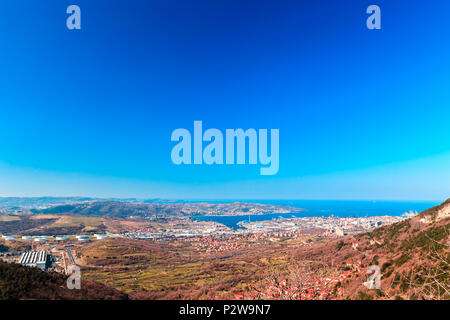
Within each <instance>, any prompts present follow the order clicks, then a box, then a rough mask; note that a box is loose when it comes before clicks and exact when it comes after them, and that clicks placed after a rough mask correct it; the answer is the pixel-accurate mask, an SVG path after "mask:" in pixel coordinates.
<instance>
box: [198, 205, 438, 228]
mask: <svg viewBox="0 0 450 320" xmlns="http://www.w3.org/2000/svg"><path fill="white" fill-rule="evenodd" d="M234 201H239V202H255V203H268V204H274V205H289V206H293V207H298V208H302V209H305V210H306V211H299V212H296V213H270V214H262V215H251V216H250V220H251V221H264V220H272V219H279V218H293V217H296V218H300V217H329V216H331V215H334V216H336V217H373V216H401V215H402V214H404V213H405V212H409V211H410V210H412V211H417V212H422V211H424V210H426V209H428V208H430V207H433V206H436V205H438V204H439V203H440V202H439V201H353V200H352V201H348V200H260V201H258V200H234ZM234 201H232V200H227V201H211V200H208V201H207V202H222V203H223V202H234ZM195 219H196V220H199V221H216V222H218V223H222V224H224V225H226V226H227V227H229V228H233V229H238V228H239V226H238V225H237V223H238V222H240V221H244V220H245V221H248V219H249V216H248V215H245V216H201V217H196V218H195Z"/></svg>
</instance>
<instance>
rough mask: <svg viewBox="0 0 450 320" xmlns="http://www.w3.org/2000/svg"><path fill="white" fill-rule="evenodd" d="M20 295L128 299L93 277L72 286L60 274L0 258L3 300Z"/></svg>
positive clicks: (53, 297)
mask: <svg viewBox="0 0 450 320" xmlns="http://www.w3.org/2000/svg"><path fill="white" fill-rule="evenodd" d="M18 299H21V300H22V299H26V300H30V299H38V300H61V299H62V300H126V299H128V296H127V295H126V294H124V293H122V292H120V291H118V290H115V289H112V288H109V287H106V286H104V285H102V284H100V283H97V282H94V281H82V284H81V289H80V290H69V289H67V287H66V277H65V276H63V275H61V274H58V273H54V272H44V271H41V270H40V269H37V268H30V267H24V266H21V265H18V264H8V263H4V262H0V300H18Z"/></svg>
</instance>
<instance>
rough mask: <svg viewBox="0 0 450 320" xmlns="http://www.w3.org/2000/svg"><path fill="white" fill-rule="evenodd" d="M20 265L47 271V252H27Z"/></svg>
mask: <svg viewBox="0 0 450 320" xmlns="http://www.w3.org/2000/svg"><path fill="white" fill-rule="evenodd" d="M19 264H21V265H23V266H28V267H37V268H40V269H42V270H45V269H46V264H47V252H45V251H27V252H24V253H22V256H21V257H20V259H19Z"/></svg>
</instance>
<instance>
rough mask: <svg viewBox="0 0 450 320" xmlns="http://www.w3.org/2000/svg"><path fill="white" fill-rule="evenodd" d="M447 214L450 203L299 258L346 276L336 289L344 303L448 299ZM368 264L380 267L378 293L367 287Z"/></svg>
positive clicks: (321, 246)
mask: <svg viewBox="0 0 450 320" xmlns="http://www.w3.org/2000/svg"><path fill="white" fill-rule="evenodd" d="M449 212H450V201H449V200H447V201H445V202H444V203H442V204H441V205H439V206H436V207H433V208H430V209H428V210H426V211H424V212H422V213H420V214H419V215H417V216H415V217H413V218H410V219H407V220H404V221H402V222H398V223H395V224H392V225H387V226H384V227H380V228H377V229H375V230H374V231H372V232H369V233H364V234H359V235H356V236H354V237H353V236H348V237H344V238H341V239H339V240H335V241H331V242H328V243H316V244H314V245H313V246H311V248H309V249H308V250H299V251H298V252H297V254H296V259H300V260H302V259H311V260H317V259H320V260H321V261H323V262H324V263H325V264H326V265H327V266H328V267H329V269H330V270H331V269H334V270H337V271H338V273H339V272H340V273H341V274H344V276H343V277H341V278H340V281H339V282H338V283H337V284H336V286H335V288H334V292H335V293H336V291H337V292H338V293H340V294H338V297H341V298H344V299H450V250H449V241H450V240H449V236H450V217H449ZM370 265H376V266H378V267H379V268H380V272H381V288H380V289H379V290H369V289H368V288H367V287H366V286H364V282H366V281H367V280H368V277H369V274H367V268H368V267H369V266H370ZM336 289H339V290H336Z"/></svg>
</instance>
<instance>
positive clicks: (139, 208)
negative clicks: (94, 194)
mask: <svg viewBox="0 0 450 320" xmlns="http://www.w3.org/2000/svg"><path fill="white" fill-rule="evenodd" d="M177 209H178V210H177ZM31 211H32V213H35V214H78V215H84V216H98V217H101V216H109V217H122V218H123V217H132V216H134V217H146V216H151V215H160V216H164V217H167V216H175V215H179V214H180V210H179V208H177V207H175V208H174V207H171V206H170V205H161V204H153V203H126V202H121V201H95V202H87V203H77V204H65V205H58V206H54V207H50V208H47V209H42V210H37V209H33V210H31Z"/></svg>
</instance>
